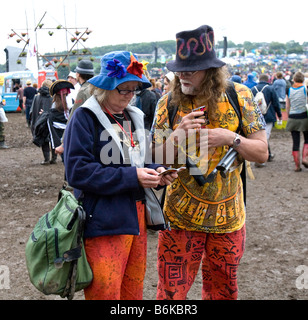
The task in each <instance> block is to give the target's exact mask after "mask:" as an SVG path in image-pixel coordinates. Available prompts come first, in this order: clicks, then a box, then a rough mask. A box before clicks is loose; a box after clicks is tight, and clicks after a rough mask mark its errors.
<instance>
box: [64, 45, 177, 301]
mask: <svg viewBox="0 0 308 320" xmlns="http://www.w3.org/2000/svg"><path fill="white" fill-rule="evenodd" d="M89 83H90V84H91V97H90V98H89V99H88V100H87V101H86V102H85V103H84V104H83V105H82V106H81V107H80V108H78V109H77V110H76V111H75V112H74V114H73V116H72V118H71V120H70V121H69V124H68V126H67V128H66V131H65V138H64V145H65V148H64V163H65V172H66V177H67V181H68V183H69V185H70V186H72V187H73V188H74V193H75V196H76V198H78V199H80V200H81V201H82V204H83V207H84V209H85V211H86V213H87V219H86V225H85V230H84V238H85V251H86V254H87V259H88V261H89V264H90V266H91V268H92V271H93V281H92V283H91V285H90V286H89V287H87V288H86V289H85V290H84V292H85V298H86V299H95V300H98V299H103V300H120V299H124V300H140V299H142V295H143V281H144V276H145V269H146V253H147V232H146V227H147V224H146V219H145V211H146V210H147V201H146V199H147V198H146V189H147V188H156V187H158V185H168V184H170V183H171V182H172V181H173V180H174V179H175V178H176V177H177V174H176V173H173V174H166V175H159V173H161V172H163V171H166V169H165V167H163V166H162V165H159V164H153V163H149V164H146V165H145V163H148V162H150V161H147V157H146V145H147V143H146V135H145V129H144V114H143V112H142V111H141V110H140V109H138V108H136V107H132V106H130V105H129V102H130V100H131V99H132V97H133V95H134V94H136V93H137V92H138V91H139V90H141V89H144V88H148V87H150V86H151V84H150V82H149V81H148V80H147V78H146V77H145V76H144V74H143V65H142V63H140V62H139V61H138V60H137V58H136V56H135V55H133V54H132V53H130V52H126V51H115V52H111V53H107V54H105V55H104V56H103V58H102V60H101V72H100V74H99V75H98V76H95V77H93V78H91V79H90V80H89Z"/></svg>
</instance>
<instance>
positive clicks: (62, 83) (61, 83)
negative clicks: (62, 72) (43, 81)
mask: <svg viewBox="0 0 308 320" xmlns="http://www.w3.org/2000/svg"><path fill="white" fill-rule="evenodd" d="M65 88H67V89H75V87H74V85H73V84H72V83H71V82H70V81H67V80H57V81H55V82H54V83H53V84H52V85H51V86H50V88H49V92H50V95H51V96H53V95H54V94H56V93H57V92H59V91H60V90H61V89H65Z"/></svg>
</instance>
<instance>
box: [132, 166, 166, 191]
mask: <svg viewBox="0 0 308 320" xmlns="http://www.w3.org/2000/svg"><path fill="white" fill-rule="evenodd" d="M137 177H138V181H139V184H140V185H141V186H142V187H143V188H156V187H157V186H158V184H159V183H160V180H161V176H159V175H158V172H157V171H156V170H154V169H149V168H137Z"/></svg>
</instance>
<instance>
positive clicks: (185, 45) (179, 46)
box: [167, 25, 225, 72]
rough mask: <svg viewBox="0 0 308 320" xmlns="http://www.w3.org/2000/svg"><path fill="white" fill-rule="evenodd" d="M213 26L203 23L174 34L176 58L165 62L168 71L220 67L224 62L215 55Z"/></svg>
mask: <svg viewBox="0 0 308 320" xmlns="http://www.w3.org/2000/svg"><path fill="white" fill-rule="evenodd" d="M214 44H215V43H214V31H213V28H212V27H210V26H207V25H203V26H201V27H199V28H198V29H195V30H189V31H182V32H179V33H177V34H176V59H175V60H173V61H170V62H169V63H167V68H168V70H170V71H173V72H176V71H199V70H206V69H210V68H220V67H222V66H224V65H225V63H224V62H223V61H221V60H219V59H217V57H216V53H215V49H214Z"/></svg>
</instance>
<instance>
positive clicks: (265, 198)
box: [0, 113, 308, 300]
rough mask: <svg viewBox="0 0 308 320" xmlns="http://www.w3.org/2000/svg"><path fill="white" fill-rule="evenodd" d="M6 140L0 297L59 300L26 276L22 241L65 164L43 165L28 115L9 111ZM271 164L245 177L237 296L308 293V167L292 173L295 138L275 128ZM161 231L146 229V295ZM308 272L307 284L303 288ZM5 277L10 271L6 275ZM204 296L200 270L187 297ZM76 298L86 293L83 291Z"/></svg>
mask: <svg viewBox="0 0 308 320" xmlns="http://www.w3.org/2000/svg"><path fill="white" fill-rule="evenodd" d="M7 117H8V119H9V122H8V123H6V124H5V133H6V142H7V144H8V145H9V146H10V147H11V148H10V149H7V150H0V181H1V183H0V299H1V300H8V299H9V300H24V299H25V300H54V299H61V298H59V297H57V296H44V295H43V294H41V293H40V292H39V291H37V290H36V289H35V287H33V286H32V284H31V283H30V281H29V278H28V274H27V269H26V263H25V245H26V242H27V240H28V237H29V235H30V233H31V231H32V229H33V227H34V225H35V224H36V222H37V220H38V219H39V217H40V216H41V215H43V214H44V213H45V212H47V211H49V210H50V209H51V208H52V207H53V206H54V205H55V203H56V200H57V195H58V191H59V189H60V188H61V186H62V184H63V173H64V168H63V164H62V163H61V162H60V160H58V163H57V164H56V165H49V166H42V165H40V162H41V161H42V158H43V157H42V152H41V150H40V149H39V148H38V147H36V146H35V145H34V144H33V143H32V142H31V141H32V139H31V138H32V137H31V133H30V130H29V129H28V128H27V125H26V121H25V117H24V116H22V115H21V114H20V113H16V114H15V113H9V114H7ZM271 147H272V152H273V153H274V154H275V159H274V161H273V162H270V163H267V166H266V167H264V168H255V167H254V166H252V169H253V172H254V175H255V180H248V189H247V241H246V251H245V254H244V257H243V258H242V261H241V265H240V268H239V272H238V284H239V299H240V300H292V299H298V300H303V299H307V298H308V237H307V235H308V169H303V171H302V172H298V173H296V172H294V171H293V167H294V165H293V160H292V156H291V137H290V134H289V133H286V132H283V131H278V130H276V131H274V132H273V134H272V137H271ZM156 245H157V233H156V232H149V238H148V267H147V274H146V280H145V286H144V299H146V300H153V299H155V295H156V283H157V273H156V259H157V258H156ZM305 270H306V288H305V281H304V280H305V273H304V272H305ZM7 275H8V277H7ZM200 297H201V276H200V274H198V278H197V280H196V282H195V284H194V285H193V287H192V289H191V291H190V292H189V295H188V298H189V299H191V300H199V299H200ZM75 299H83V294H82V292H78V293H77V294H76V296H75Z"/></svg>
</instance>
